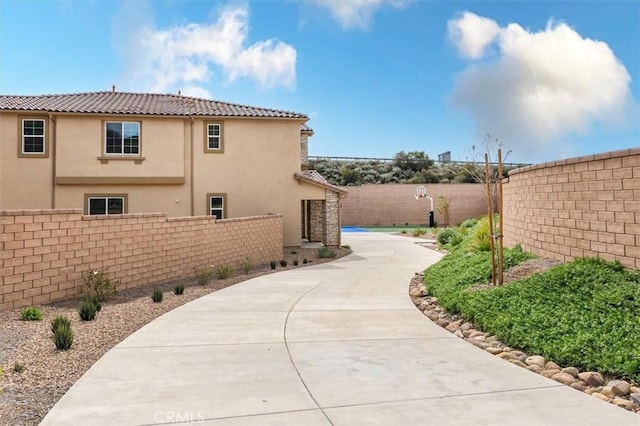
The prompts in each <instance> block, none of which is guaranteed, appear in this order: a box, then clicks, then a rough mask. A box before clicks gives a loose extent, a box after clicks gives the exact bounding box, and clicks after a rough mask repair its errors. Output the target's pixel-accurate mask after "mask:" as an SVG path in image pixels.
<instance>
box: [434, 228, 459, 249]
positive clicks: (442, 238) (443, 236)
mask: <svg viewBox="0 0 640 426" xmlns="http://www.w3.org/2000/svg"><path fill="white" fill-rule="evenodd" d="M459 235H460V234H459V232H458V231H456V230H455V229H453V228H446V229H445V230H443V231H442V232H440V233H439V234H438V243H440V245H443V246H444V245H446V244H449V242H451V240H452V239H453V238H454V237H456V236H459ZM460 241H462V240H460ZM460 241H459V242H460Z"/></svg>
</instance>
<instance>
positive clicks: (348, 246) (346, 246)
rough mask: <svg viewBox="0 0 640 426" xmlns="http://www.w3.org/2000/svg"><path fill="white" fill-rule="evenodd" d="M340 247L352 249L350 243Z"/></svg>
mask: <svg viewBox="0 0 640 426" xmlns="http://www.w3.org/2000/svg"><path fill="white" fill-rule="evenodd" d="M340 247H341V248H343V249H347V250H351V246H350V245H348V244H343V245H341V246H340Z"/></svg>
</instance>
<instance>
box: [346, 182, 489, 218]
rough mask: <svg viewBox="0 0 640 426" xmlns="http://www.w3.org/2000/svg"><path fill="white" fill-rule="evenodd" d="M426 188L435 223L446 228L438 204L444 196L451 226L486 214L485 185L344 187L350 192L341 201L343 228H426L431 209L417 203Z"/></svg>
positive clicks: (422, 202)
mask: <svg viewBox="0 0 640 426" xmlns="http://www.w3.org/2000/svg"><path fill="white" fill-rule="evenodd" d="M418 186H424V187H426V188H427V193H428V195H429V196H430V197H433V202H434V212H435V220H436V222H437V223H438V224H439V225H443V224H444V218H443V217H442V215H440V214H439V213H438V210H437V207H436V205H437V204H436V200H437V198H438V196H440V195H443V196H444V197H446V198H447V199H448V200H449V202H450V205H449V223H450V225H457V224H459V223H461V222H463V221H464V220H465V219H469V218H472V217H477V216H481V215H483V214H486V212H487V199H486V195H485V194H486V192H485V187H484V186H483V185H482V184H473V183H465V184H453V183H451V184H449V183H439V184H424V185H421V184H383V185H362V186H344V187H342V188H343V189H345V190H346V191H347V192H348V195H347V197H346V198H345V199H344V200H343V201H342V224H343V225H345V226H392V225H394V224H395V225H404V224H405V223H409V224H410V225H417V224H426V223H428V212H429V210H430V208H431V206H430V201H429V200H428V199H427V198H420V199H418V200H416V199H415V197H414V196H415V194H416V188H417V187H418Z"/></svg>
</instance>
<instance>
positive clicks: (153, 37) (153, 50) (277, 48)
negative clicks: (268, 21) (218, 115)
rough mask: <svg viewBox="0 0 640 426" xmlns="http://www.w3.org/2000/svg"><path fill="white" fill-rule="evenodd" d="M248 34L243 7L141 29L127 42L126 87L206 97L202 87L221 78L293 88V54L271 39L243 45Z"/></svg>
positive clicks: (285, 45) (246, 19) (263, 85)
mask: <svg viewBox="0 0 640 426" xmlns="http://www.w3.org/2000/svg"><path fill="white" fill-rule="evenodd" d="M248 35H249V10H248V8H247V6H231V7H226V8H224V9H221V11H220V14H219V16H218V18H217V20H216V21H215V22H212V23H210V24H195V23H188V24H185V25H182V26H175V27H171V28H169V29H162V30H161V29H155V28H153V27H152V26H145V27H142V28H141V29H140V31H138V32H137V33H136V34H135V35H134V37H133V40H130V41H129V47H128V49H129V52H130V54H129V55H128V58H129V61H128V62H129V67H130V74H131V76H130V77H131V79H132V81H131V82H130V83H129V85H134V86H138V88H136V90H138V89H142V90H149V91H154V92H167V91H176V90H177V89H180V90H182V92H183V93H185V94H194V95H198V96H202V97H204V96H207V97H210V94H209V92H208V91H207V90H206V89H204V87H203V86H204V85H205V84H206V83H208V82H209V81H210V80H211V79H212V78H213V77H214V76H216V75H218V74H222V76H223V78H224V79H225V80H226V81H227V82H233V81H235V80H237V79H239V78H247V79H251V80H254V81H256V82H257V83H258V84H259V85H260V86H261V87H275V86H282V87H289V88H291V87H294V86H295V81H296V70H295V66H296V55H297V52H296V50H295V49H294V48H293V47H292V46H290V45H288V44H286V43H283V42H281V41H277V40H273V39H269V40H263V41H258V42H256V43H254V44H251V45H248V43H247V39H248Z"/></svg>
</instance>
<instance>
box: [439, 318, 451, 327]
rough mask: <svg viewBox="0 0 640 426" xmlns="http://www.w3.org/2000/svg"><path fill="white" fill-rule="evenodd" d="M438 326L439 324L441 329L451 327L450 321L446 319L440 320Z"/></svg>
mask: <svg viewBox="0 0 640 426" xmlns="http://www.w3.org/2000/svg"><path fill="white" fill-rule="evenodd" d="M436 324H438V325H439V326H440V327H446V326H448V325H449V321H447V320H446V319H443V318H440V319H438V320H437V321H436Z"/></svg>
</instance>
